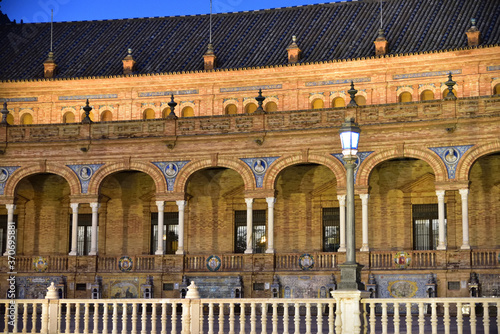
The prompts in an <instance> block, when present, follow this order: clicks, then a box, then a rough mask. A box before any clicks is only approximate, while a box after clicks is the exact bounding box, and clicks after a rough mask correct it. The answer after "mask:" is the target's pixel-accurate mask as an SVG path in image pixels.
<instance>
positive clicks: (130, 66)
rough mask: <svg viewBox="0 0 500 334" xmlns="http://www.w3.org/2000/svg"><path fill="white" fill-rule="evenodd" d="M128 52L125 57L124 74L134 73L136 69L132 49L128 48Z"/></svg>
mask: <svg viewBox="0 0 500 334" xmlns="http://www.w3.org/2000/svg"><path fill="white" fill-rule="evenodd" d="M127 52H128V54H127V56H126V57H125V58H123V60H122V61H123V74H125V75H127V74H132V73H134V70H135V60H134V57H132V49H130V48H129V49H128V50H127Z"/></svg>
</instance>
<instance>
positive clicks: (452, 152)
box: [429, 145, 473, 179]
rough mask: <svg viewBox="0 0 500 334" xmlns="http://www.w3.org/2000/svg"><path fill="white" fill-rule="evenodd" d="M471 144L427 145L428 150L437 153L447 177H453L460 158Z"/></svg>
mask: <svg viewBox="0 0 500 334" xmlns="http://www.w3.org/2000/svg"><path fill="white" fill-rule="evenodd" d="M472 146H473V145H462V146H453V147H452V146H443V147H429V149H430V150H432V151H434V152H435V153H437V155H439V157H440V158H441V160H443V162H444V163H445V165H446V169H447V171H448V179H454V178H455V173H456V169H457V165H458V161H459V160H460V158H461V157H462V156H463V155H464V154H465V152H467V150H468V149H470V148H471V147H472Z"/></svg>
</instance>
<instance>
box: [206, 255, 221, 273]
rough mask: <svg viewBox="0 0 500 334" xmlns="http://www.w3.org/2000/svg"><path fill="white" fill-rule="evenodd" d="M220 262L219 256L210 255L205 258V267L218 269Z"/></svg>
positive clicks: (213, 269) (211, 269) (212, 269)
mask: <svg viewBox="0 0 500 334" xmlns="http://www.w3.org/2000/svg"><path fill="white" fill-rule="evenodd" d="M221 264H222V261H221V260H220V257H218V256H217V255H210V256H209V257H208V258H207V268H208V270H210V271H217V270H219V269H220V266H221Z"/></svg>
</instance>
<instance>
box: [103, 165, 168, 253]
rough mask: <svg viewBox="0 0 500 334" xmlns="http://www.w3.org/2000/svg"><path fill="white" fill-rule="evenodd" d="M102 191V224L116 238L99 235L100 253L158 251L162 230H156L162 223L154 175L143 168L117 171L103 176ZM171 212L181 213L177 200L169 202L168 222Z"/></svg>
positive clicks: (166, 212)
mask: <svg viewBox="0 0 500 334" xmlns="http://www.w3.org/2000/svg"><path fill="white" fill-rule="evenodd" d="M99 193H100V195H101V197H102V198H105V199H106V200H105V201H101V203H100V204H101V208H100V214H99V225H100V226H105V227H106V228H105V229H104V228H103V230H102V231H103V232H104V231H110V232H109V233H112V234H111V235H112V238H109V237H108V238H106V237H103V238H99V240H98V244H99V247H98V248H99V254H101V255H110V256H121V255H123V254H137V255H139V254H148V253H150V254H151V253H152V254H154V251H156V246H157V240H158V239H157V238H158V230H156V234H155V230H154V227H155V226H156V228H157V227H158V207H157V206H156V203H155V193H156V187H155V184H154V182H153V179H152V178H151V176H149V175H148V174H146V173H143V172H139V171H122V172H117V173H114V174H111V175H108V176H106V177H105V178H104V179H103V180H102V183H101V185H100V188H99ZM169 212H173V213H174V214H177V206H176V205H175V202H173V203H170V202H167V203H165V218H166V219H165V222H167V221H170V220H169V218H168V217H169ZM166 225H167V224H165V226H166ZM167 230H168V229H167ZM164 232H165V230H164ZM163 235H164V234H163ZM160 237H162V234H160Z"/></svg>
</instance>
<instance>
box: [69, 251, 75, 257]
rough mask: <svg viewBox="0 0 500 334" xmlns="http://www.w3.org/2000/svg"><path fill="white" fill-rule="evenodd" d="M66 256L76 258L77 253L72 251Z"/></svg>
mask: <svg viewBox="0 0 500 334" xmlns="http://www.w3.org/2000/svg"><path fill="white" fill-rule="evenodd" d="M68 255H69V256H76V255H77V252H76V251H74V252H73V251H71V252H69V254H68Z"/></svg>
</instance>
